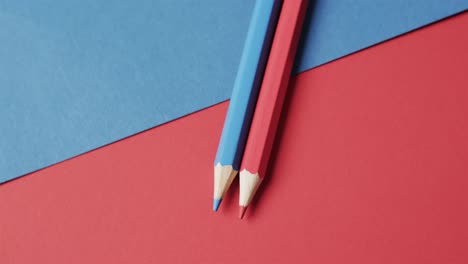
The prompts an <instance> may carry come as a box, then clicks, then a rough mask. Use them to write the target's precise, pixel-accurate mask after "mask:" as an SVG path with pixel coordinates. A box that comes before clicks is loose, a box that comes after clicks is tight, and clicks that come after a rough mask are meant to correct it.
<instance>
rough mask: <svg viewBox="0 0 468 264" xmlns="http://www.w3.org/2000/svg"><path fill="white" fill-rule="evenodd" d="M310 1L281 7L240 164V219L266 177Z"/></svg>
mask: <svg viewBox="0 0 468 264" xmlns="http://www.w3.org/2000/svg"><path fill="white" fill-rule="evenodd" d="M307 4H308V1H307V0H287V1H284V3H283V6H282V7H281V13H280V17H279V20H278V25H277V26H276V32H275V36H274V39H273V44H272V46H271V51H270V55H269V57H268V62H267V66H266V69H265V74H264V76H263V82H262V86H261V88H260V94H259V96H258V100H257V105H256V107H255V113H254V117H253V120H252V125H251V127H250V132H249V137H248V139H247V145H246V147H245V150H244V157H243V160H242V165H241V167H240V171H241V173H240V197H239V206H240V211H239V217H240V218H242V217H243V216H244V213H245V210H246V208H247V206H248V205H249V204H250V201H251V200H252V197H253V196H254V195H255V192H256V190H257V189H258V187H259V185H260V183H261V181H262V179H263V178H264V177H265V172H266V167H267V164H268V161H269V159H270V153H271V148H272V146H273V141H274V138H275V134H276V129H277V127H278V121H279V117H280V114H281V109H282V107H283V102H284V97H285V94H286V89H287V88H288V84H289V79H290V76H291V70H292V66H293V63H294V57H295V55H296V49H297V44H298V42H299V37H300V34H301V29H302V24H303V21H304V16H305V13H306V9H307Z"/></svg>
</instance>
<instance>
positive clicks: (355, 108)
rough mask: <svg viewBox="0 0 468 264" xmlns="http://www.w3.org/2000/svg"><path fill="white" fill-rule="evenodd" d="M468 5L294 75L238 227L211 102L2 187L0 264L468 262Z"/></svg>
mask: <svg viewBox="0 0 468 264" xmlns="http://www.w3.org/2000/svg"><path fill="white" fill-rule="evenodd" d="M467 28H468V13H464V14H462V15H459V16H457V17H454V18H451V19H449V20H445V21H443V22H440V23H437V24H435V25H432V26H430V27H427V28H424V29H422V30H418V31H416V32H413V33H410V34H408V35H405V36H403V37H400V38H397V39H394V40H391V41H389V42H386V43H384V44H382V45H378V46H375V47H372V48H370V49H367V50H365V51H363V52H359V53H357V54H354V55H351V56H348V57H346V58H344V59H341V60H338V61H335V62H333V63H330V64H327V65H325V66H322V67H319V68H316V69H314V70H312V71H308V72H306V73H304V74H301V75H300V76H298V77H297V78H296V79H295V85H294V86H293V87H291V89H290V93H289V95H288V98H287V106H286V110H285V115H284V118H283V121H282V123H281V125H280V127H281V128H280V135H279V137H278V144H276V146H275V154H274V155H273V156H274V164H272V166H270V175H268V177H267V179H266V182H264V185H263V186H262V188H261V189H260V192H259V193H258V194H257V198H258V199H256V200H255V201H254V204H253V206H252V207H251V208H249V211H248V213H247V215H246V219H245V220H243V221H240V220H238V219H237V218H236V217H237V191H238V190H237V188H238V186H237V185H236V184H235V185H234V188H233V191H231V192H229V193H228V195H227V198H226V199H225V201H224V202H223V205H222V207H221V209H220V212H218V213H213V212H211V203H212V200H211V199H212V197H211V196H212V180H213V179H212V177H213V176H212V174H213V168H212V160H213V158H214V154H215V151H216V147H217V143H218V139H219V135H220V132H221V126H222V123H223V119H224V115H225V112H226V109H227V104H226V103H224V104H221V105H217V106H215V107H212V108H209V109H206V110H204V111H201V112H198V113H196V114H193V115H190V116H187V117H185V118H182V119H179V120H176V121H174V122H171V123H169V124H166V125H163V126H160V127H158V128H155V129H152V130H149V131H146V132H144V133H141V134H139V135H136V136H134V137H131V138H128V139H125V140H122V141H120V142H117V143H115V144H112V145H109V146H106V147H103V148H100V149H98V150H96V151H93V152H90V153H88V154H85V155H82V156H79V157H77V158H74V159H71V160H68V161H65V162H63V163H60V164H58V165H56V166H53V167H50V168H47V169H44V170H42V171H38V172H36V173H33V174H32V175H29V176H27V177H23V178H20V179H18V180H15V181H12V182H9V183H7V184H3V185H2V186H0V214H1V215H0V263H2V264H9V263H28V264H30V263H48V264H53V263H60V264H63V263H80V264H81V263H113V264H117V263H244V264H248V263H321V264H326V263H359V264H364V263H372V264H374V263H411V264H414V263H460V264H461V263H468V250H467V243H468V242H467V240H468V226H467V223H468V193H467V190H468V136H467V134H468V120H467V116H468V70H467V69H468V52H467V47H468V34H466V32H467V31H466V29H467Z"/></svg>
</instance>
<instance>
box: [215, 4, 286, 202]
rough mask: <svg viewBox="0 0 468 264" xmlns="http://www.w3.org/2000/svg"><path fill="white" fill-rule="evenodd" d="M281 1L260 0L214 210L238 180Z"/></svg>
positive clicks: (221, 152) (232, 107)
mask: <svg viewBox="0 0 468 264" xmlns="http://www.w3.org/2000/svg"><path fill="white" fill-rule="evenodd" d="M281 3H282V1H280V0H257V1H256V4H255V7H254V11H253V15H252V19H251V21H250V26H249V30H248V32H247V38H246V40H245V44H244V50H243V52H242V57H241V61H240V64H239V69H238V72H237V77H236V80H235V82H234V88H233V92H232V96H231V101H230V103H229V109H228V113H227V116H226V120H225V122H224V128H223V133H222V135H221V140H220V142H219V146H218V152H217V154H216V159H215V162H214V200H213V211H217V210H218V207H219V205H220V204H221V201H222V199H223V197H224V194H225V193H226V190H227V189H229V186H230V185H231V183H232V181H233V180H234V178H235V177H236V175H237V173H238V171H239V166H240V163H241V160H242V154H243V152H244V147H245V143H246V141H247V136H248V131H249V128H250V123H251V121H252V116H253V111H254V109H255V103H256V102H257V96H258V92H259V89H260V85H261V82H262V78H263V73H264V71H265V65H266V61H267V58H268V54H269V51H270V48H271V42H272V39H273V35H274V31H275V27H276V23H277V21H278V15H279V10H280V7H281Z"/></svg>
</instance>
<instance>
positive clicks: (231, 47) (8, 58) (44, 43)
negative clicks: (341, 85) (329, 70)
mask: <svg viewBox="0 0 468 264" xmlns="http://www.w3.org/2000/svg"><path fill="white" fill-rule="evenodd" d="M253 4H254V3H253V1H251V0H236V1H219V0H203V1H199V0H179V1H173V0H134V1H129V0H64V1H59V0H42V1H30V0H0V118H1V123H0V182H4V181H7V180H10V179H13V178H15V177H18V176H21V175H24V174H26V173H29V172H32V171H35V170H38V169H41V168H43V167H46V166H49V165H52V164H54V163H57V162H60V161H63V160H65V159H68V158H71V157H73V156H76V155H78V154H81V153H84V152H87V151H90V150H92V149H95V148H97V147H100V146H103V145H106V144H109V143H112V142H114V141H116V140H119V139H122V138H124V137H127V136H130V135H133V134H135V133H138V132H140V131H143V130H145V129H148V128H151V127H154V126H157V125H160V124H163V123H165V122H168V121H171V120H173V119H175V118H178V117H181V116H184V115H186V114H189V113H192V112H194V111H197V110H200V109H202V108H205V107H208V106H210V105H213V104H216V103H219V102H221V101H223V100H226V99H228V98H229V96H230V93H231V89H232V85H233V82H234V77H235V74H236V69H237V64H238V63H239V59H240V54H241V49H242V46H243V41H244V38H245V34H246V31H247V26H248V23H249V19H250V15H251V11H252V7H253ZM311 6H312V8H310V12H309V15H308V20H307V21H306V27H305V31H304V32H305V33H304V39H303V42H302V49H301V50H300V51H299V57H298V60H297V61H296V66H297V68H296V71H303V70H306V69H309V68H312V67H315V66H317V65H320V64H323V63H325V62H328V61H330V60H334V59H336V58H339V57H342V56H344V55H346V54H349V53H352V52H355V51H357V50H360V49H362V48H365V47H367V46H369V45H373V44H376V43H378V42H380V41H383V40H386V39H388V38H392V37H394V36H397V35H399V34H401V33H404V32H406V31H409V30H413V29H415V28H417V27H420V26H422V25H425V24H427V23H431V22H433V21H435V20H438V19H441V18H443V17H446V16H449V15H452V14H454V13H457V12H460V11H463V10H466V9H467V7H468V0H459V1H454V0H452V1H448V0H413V1H407V0H394V1H390V0H388V1H383V0H380V1H378V0H377V1H376V0H361V1H351V0H341V1H339V0H320V1H316V2H315V4H312V5H311Z"/></svg>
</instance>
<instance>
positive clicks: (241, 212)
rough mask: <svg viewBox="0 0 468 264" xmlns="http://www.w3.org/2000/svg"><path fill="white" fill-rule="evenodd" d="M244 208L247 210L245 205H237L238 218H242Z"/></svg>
mask: <svg viewBox="0 0 468 264" xmlns="http://www.w3.org/2000/svg"><path fill="white" fill-rule="evenodd" d="M246 210H247V206H239V219H242V218H244V214H245V211H246Z"/></svg>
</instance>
